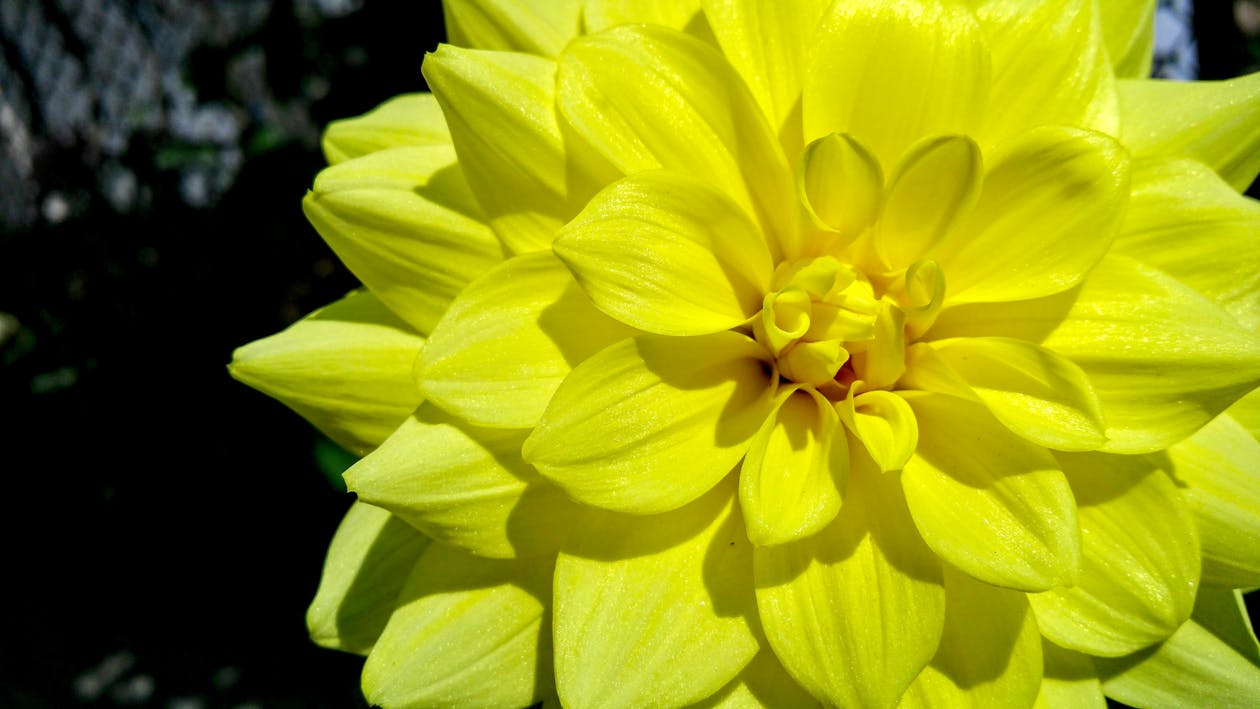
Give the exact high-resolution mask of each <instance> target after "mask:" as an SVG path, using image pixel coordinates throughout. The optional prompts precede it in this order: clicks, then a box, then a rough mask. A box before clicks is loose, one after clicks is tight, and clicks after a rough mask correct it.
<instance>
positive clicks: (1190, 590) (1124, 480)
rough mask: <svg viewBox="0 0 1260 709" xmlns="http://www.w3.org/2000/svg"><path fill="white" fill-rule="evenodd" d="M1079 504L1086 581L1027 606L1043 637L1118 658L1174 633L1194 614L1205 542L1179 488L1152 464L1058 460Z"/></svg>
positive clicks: (1083, 457)
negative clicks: (1031, 608)
mask: <svg viewBox="0 0 1260 709" xmlns="http://www.w3.org/2000/svg"><path fill="white" fill-rule="evenodd" d="M1057 457H1058V458H1059V462H1060V463H1062V464H1063V471H1064V473H1065V474H1066V475H1067V476H1068V481H1069V482H1070V483H1071V484H1072V492H1074V493H1075V494H1076V501H1077V517H1078V518H1079V519H1080V524H1081V539H1082V544H1081V561H1082V564H1081V575H1080V579H1079V580H1078V581H1077V583H1076V585H1075V586H1072V587H1069V588H1058V589H1054V590H1052V591H1047V592H1046V593H1040V594H1033V595H1030V596H1029V599H1030V600H1031V601H1032V604H1033V609H1034V610H1035V611H1036V612H1037V623H1038V625H1039V626H1040V627H1041V632H1042V634H1043V635H1045V636H1046V637H1047V638H1049V639H1050V640H1051V641H1053V642H1055V643H1057V644H1058V645H1061V646H1063V647H1066V648H1071V649H1073V650H1079V651H1081V652H1085V653H1089V654H1091V655H1106V656H1111V657H1114V656H1116V655H1123V654H1126V653H1130V652H1134V651H1136V650H1139V649H1141V648H1143V647H1146V646H1148V645H1151V644H1152V643H1155V642H1158V641H1160V640H1162V639H1164V638H1166V637H1168V636H1169V635H1171V634H1172V633H1173V631H1175V630H1176V629H1177V627H1178V626H1179V625H1181V623H1182V622H1183V621H1185V620H1186V618H1189V617H1190V611H1191V610H1192V609H1193V607H1194V594H1195V590H1196V589H1197V588H1198V585H1199V563H1200V561H1199V540H1198V535H1197V534H1196V532H1195V526H1194V521H1193V520H1192V519H1191V517H1190V512H1189V510H1187V509H1186V507H1185V505H1184V504H1183V503H1182V502H1181V498H1180V494H1179V493H1178V491H1177V488H1176V487H1175V486H1174V485H1173V483H1172V480H1170V479H1169V478H1168V476H1167V475H1165V474H1164V472H1163V471H1162V470H1159V469H1158V468H1156V467H1154V466H1153V465H1152V463H1151V462H1150V461H1148V460H1146V459H1144V458H1138V457H1134V456H1114V455H1103V454H1098V453H1093V454H1089V453H1086V454H1066V453H1064V454H1059V455H1058V456H1057Z"/></svg>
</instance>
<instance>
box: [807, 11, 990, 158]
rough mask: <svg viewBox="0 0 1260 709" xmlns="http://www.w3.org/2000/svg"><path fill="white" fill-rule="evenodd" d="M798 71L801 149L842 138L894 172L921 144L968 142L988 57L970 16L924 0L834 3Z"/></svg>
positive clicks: (983, 95) (977, 117)
mask: <svg viewBox="0 0 1260 709" xmlns="http://www.w3.org/2000/svg"><path fill="white" fill-rule="evenodd" d="M812 57H813V58H812V61H811V62H810V63H809V65H808V67H807V68H806V71H805V80H804V88H803V91H802V99H801V101H802V112H803V119H804V121H805V140H806V141H807V142H808V141H811V140H813V139H815V138H818V137H819V136H823V135H827V134H828V133H833V132H835V133H852V134H853V135H854V136H856V137H857V139H858V140H860V141H862V143H863V144H865V145H867V146H869V147H870V148H871V149H872V151H874V153H875V154H876V155H877V156H879V160H880V162H881V163H882V164H884V165H895V164H897V160H898V159H899V158H900V157H901V154H902V153H903V152H905V150H906V149H907V148H908V147H910V146H911V145H912V144H914V143H916V142H918V141H919V140H920V139H921V138H925V137H927V136H930V135H939V134H945V133H962V134H972V133H975V131H976V129H977V128H979V127H980V126H981V124H982V122H983V118H984V108H985V105H986V103H987V101H988V94H989V50H988V48H987V47H986V46H985V42H984V35H983V32H982V31H981V29H980V25H979V23H978V22H977V21H976V17H975V15H974V14H973V13H972V11H971V10H970V9H969V8H967V7H965V6H964V5H963V4H962V3H953V2H932V1H931V0H893V1H892V2H890V1H889V0H853V1H848V2H837V3H835V4H833V5H832V6H831V9H830V10H829V11H828V12H827V14H825V15H824V17H823V20H822V21H821V25H820V26H819V28H818V33H817V39H816V40H815V45H814V48H813V53H812Z"/></svg>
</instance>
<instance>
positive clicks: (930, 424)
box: [901, 393, 1081, 590]
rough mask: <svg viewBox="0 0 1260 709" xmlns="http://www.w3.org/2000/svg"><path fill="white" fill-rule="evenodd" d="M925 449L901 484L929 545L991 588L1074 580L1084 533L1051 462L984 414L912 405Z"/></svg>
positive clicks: (940, 402) (928, 401)
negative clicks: (1080, 529)
mask: <svg viewBox="0 0 1260 709" xmlns="http://www.w3.org/2000/svg"><path fill="white" fill-rule="evenodd" d="M907 400H908V401H909V402H910V406H911V408H913V409H914V413H915V417H916V418H918V421H919V449H918V451H917V452H916V453H915V455H914V457H913V458H911V459H910V462H908V463H906V467H905V470H904V471H903V472H902V476H901V480H902V484H903V486H904V487H905V491H906V502H907V503H908V504H909V506H910V511H911V512H912V513H913V514H914V523H915V526H917V527H918V529H919V531H920V532H921V533H922V534H923V538H924V540H926V541H927V543H928V546H930V547H932V550H933V551H935V552H936V553H937V554H939V555H940V556H941V557H942V558H944V559H945V560H946V561H949V562H950V563H951V564H953V565H954V566H957V567H958V568H959V569H961V570H962V571H965V572H966V573H968V574H970V575H972V576H974V577H976V578H978V579H980V580H981V581H987V582H989V583H992V584H995V585H999V586H1007V587H1010V588H1018V589H1021V590H1044V589H1047V588H1053V587H1055V586H1060V585H1063V584H1070V583H1072V582H1073V581H1074V580H1075V579H1076V575H1077V572H1078V568H1079V564H1080V549H1081V547H1080V544H1081V540H1080V533H1079V531H1078V529H1077V525H1076V506H1075V504H1074V502H1073V500H1072V492H1071V490H1070V489H1069V488H1068V484H1067V480H1065V479H1064V477H1063V473H1061V472H1060V471H1059V466H1058V464H1057V463H1056V462H1055V461H1054V458H1053V457H1051V455H1050V454H1049V453H1048V452H1047V451H1046V450H1045V449H1044V448H1042V447H1040V446H1035V445H1033V444H1031V443H1028V442H1027V441H1025V440H1023V439H1022V438H1019V437H1017V436H1016V435H1015V434H1013V433H1011V432H1010V431H1008V430H1007V429H1006V428H1005V427H1004V426H1002V424H1000V423H998V421H997V420H996V419H994V418H993V417H992V415H990V414H989V412H988V411H986V410H985V409H984V407H983V406H981V405H979V404H976V403H973V402H970V401H966V400H963V399H958V398H954V397H951V396H944V395H940V394H930V393H924V394H923V395H920V396H913V397H907Z"/></svg>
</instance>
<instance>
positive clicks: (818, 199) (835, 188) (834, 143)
mask: <svg viewBox="0 0 1260 709" xmlns="http://www.w3.org/2000/svg"><path fill="white" fill-rule="evenodd" d="M799 177H800V184H799V190H800V195H801V203H802V204H803V205H804V207H805V209H806V210H807V211H808V213H809V214H810V216H811V217H812V218H813V220H814V221H815V222H816V226H819V227H825V228H827V229H829V230H833V231H835V232H836V237H835V239H834V241H833V243H834V242H838V244H837V245H840V246H843V245H844V244H846V243H847V242H849V241H852V240H853V239H854V238H856V237H857V236H858V235H859V234H861V233H862V232H863V231H865V230H866V228H867V227H869V226H871V225H872V224H874V223H875V220H876V219H878V218H879V213H880V210H881V209H882V208H883V205H884V172H883V169H882V168H881V167H880V166H879V160H878V159H877V158H876V157H875V156H874V155H872V154H871V151H869V150H867V149H866V148H865V147H864V146H863V145H862V144H861V143H859V142H857V140H856V139H854V137H853V136H851V135H841V134H839V133H831V134H829V135H825V136H823V137H821V138H819V139H818V140H815V141H814V142H812V143H810V144H809V145H808V146H807V147H806V148H805V153H804V155H803V156H802V158H801V167H800V175H799ZM831 245H832V244H829V243H828V244H817V245H814V244H810V245H808V246H807V247H806V248H805V249H804V250H805V251H807V252H809V251H812V250H822V249H824V248H826V247H829V246H831Z"/></svg>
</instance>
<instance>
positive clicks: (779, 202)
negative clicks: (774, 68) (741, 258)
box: [556, 25, 798, 244]
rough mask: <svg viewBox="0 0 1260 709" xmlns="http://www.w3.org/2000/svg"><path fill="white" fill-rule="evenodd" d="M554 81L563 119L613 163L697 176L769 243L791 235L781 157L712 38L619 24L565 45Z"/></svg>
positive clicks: (789, 186)
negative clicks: (744, 213)
mask: <svg viewBox="0 0 1260 709" xmlns="http://www.w3.org/2000/svg"><path fill="white" fill-rule="evenodd" d="M557 82H558V85H557V89H556V91H557V93H556V96H557V106H558V107H559V110H560V113H561V115H562V116H563V117H564V119H565V120H566V122H567V124H568V125H569V126H570V127H571V128H572V129H573V131H574V132H575V133H576V134H577V135H578V136H580V138H581V140H582V141H584V142H586V143H588V144H589V145H590V146H592V147H593V149H594V150H596V151H597V152H598V153H600V154H601V155H603V156H604V158H605V159H607V160H608V161H609V162H610V163H612V164H613V165H614V166H616V168H617V169H619V170H621V171H622V172H624V173H626V174H632V173H635V172H639V171H641V170H648V169H652V168H657V167H663V168H665V169H667V170H671V171H673V172H678V173H681V174H686V175H690V176H692V177H696V178H699V179H701V180H704V181H707V182H708V183H709V184H711V185H713V186H714V187H717V188H718V189H720V190H721V191H723V192H725V193H726V194H727V195H728V196H729V197H731V198H732V199H734V200H735V202H736V203H737V204H739V205H740V206H741V207H742V208H743V209H744V210H746V211H747V213H748V214H749V215H750V216H754V217H755V218H756V219H757V220H758V221H759V223H760V224H761V227H762V230H763V231H764V233H765V234H766V235H767V238H768V240H769V241H771V243H772V244H777V243H778V240H779V239H780V238H784V239H786V238H789V237H792V236H794V235H795V229H796V218H797V215H798V211H797V210H798V206H797V201H796V193H795V189H794V185H793V181H792V174H791V171H790V170H789V168H788V164H787V160H786V158H784V156H783V151H782V150H781V149H780V148H779V145H778V143H777V141H776V140H775V136H774V134H773V132H772V131H771V129H770V126H769V125H768V124H767V123H766V120H765V117H764V116H763V115H761V111H760V109H759V108H758V107H757V105H756V102H755V101H754V100H753V97H752V96H751V95H750V94H749V93H748V89H747V87H745V86H744V85H743V82H741V81H740V79H739V77H738V76H737V75H736V74H735V71H734V70H733V69H731V67H730V65H729V64H728V63H727V62H726V61H725V59H724V58H723V57H722V55H721V54H719V53H718V52H716V51H714V50H713V48H712V47H709V46H707V45H705V44H703V43H702V42H700V41H698V40H695V39H692V38H690V37H687V36H685V35H682V34H679V33H676V32H671V31H669V30H666V29H664V28H662V27H658V26H651V25H639V26H625V27H619V28H615V29H612V30H609V31H607V32H603V33H601V34H599V35H594V36H588V37H583V38H581V39H579V40H577V41H575V42H573V43H572V44H570V45H569V47H568V48H567V49H566V50H565V52H564V54H563V55H561V57H560V68H559V73H558V78H557Z"/></svg>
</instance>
